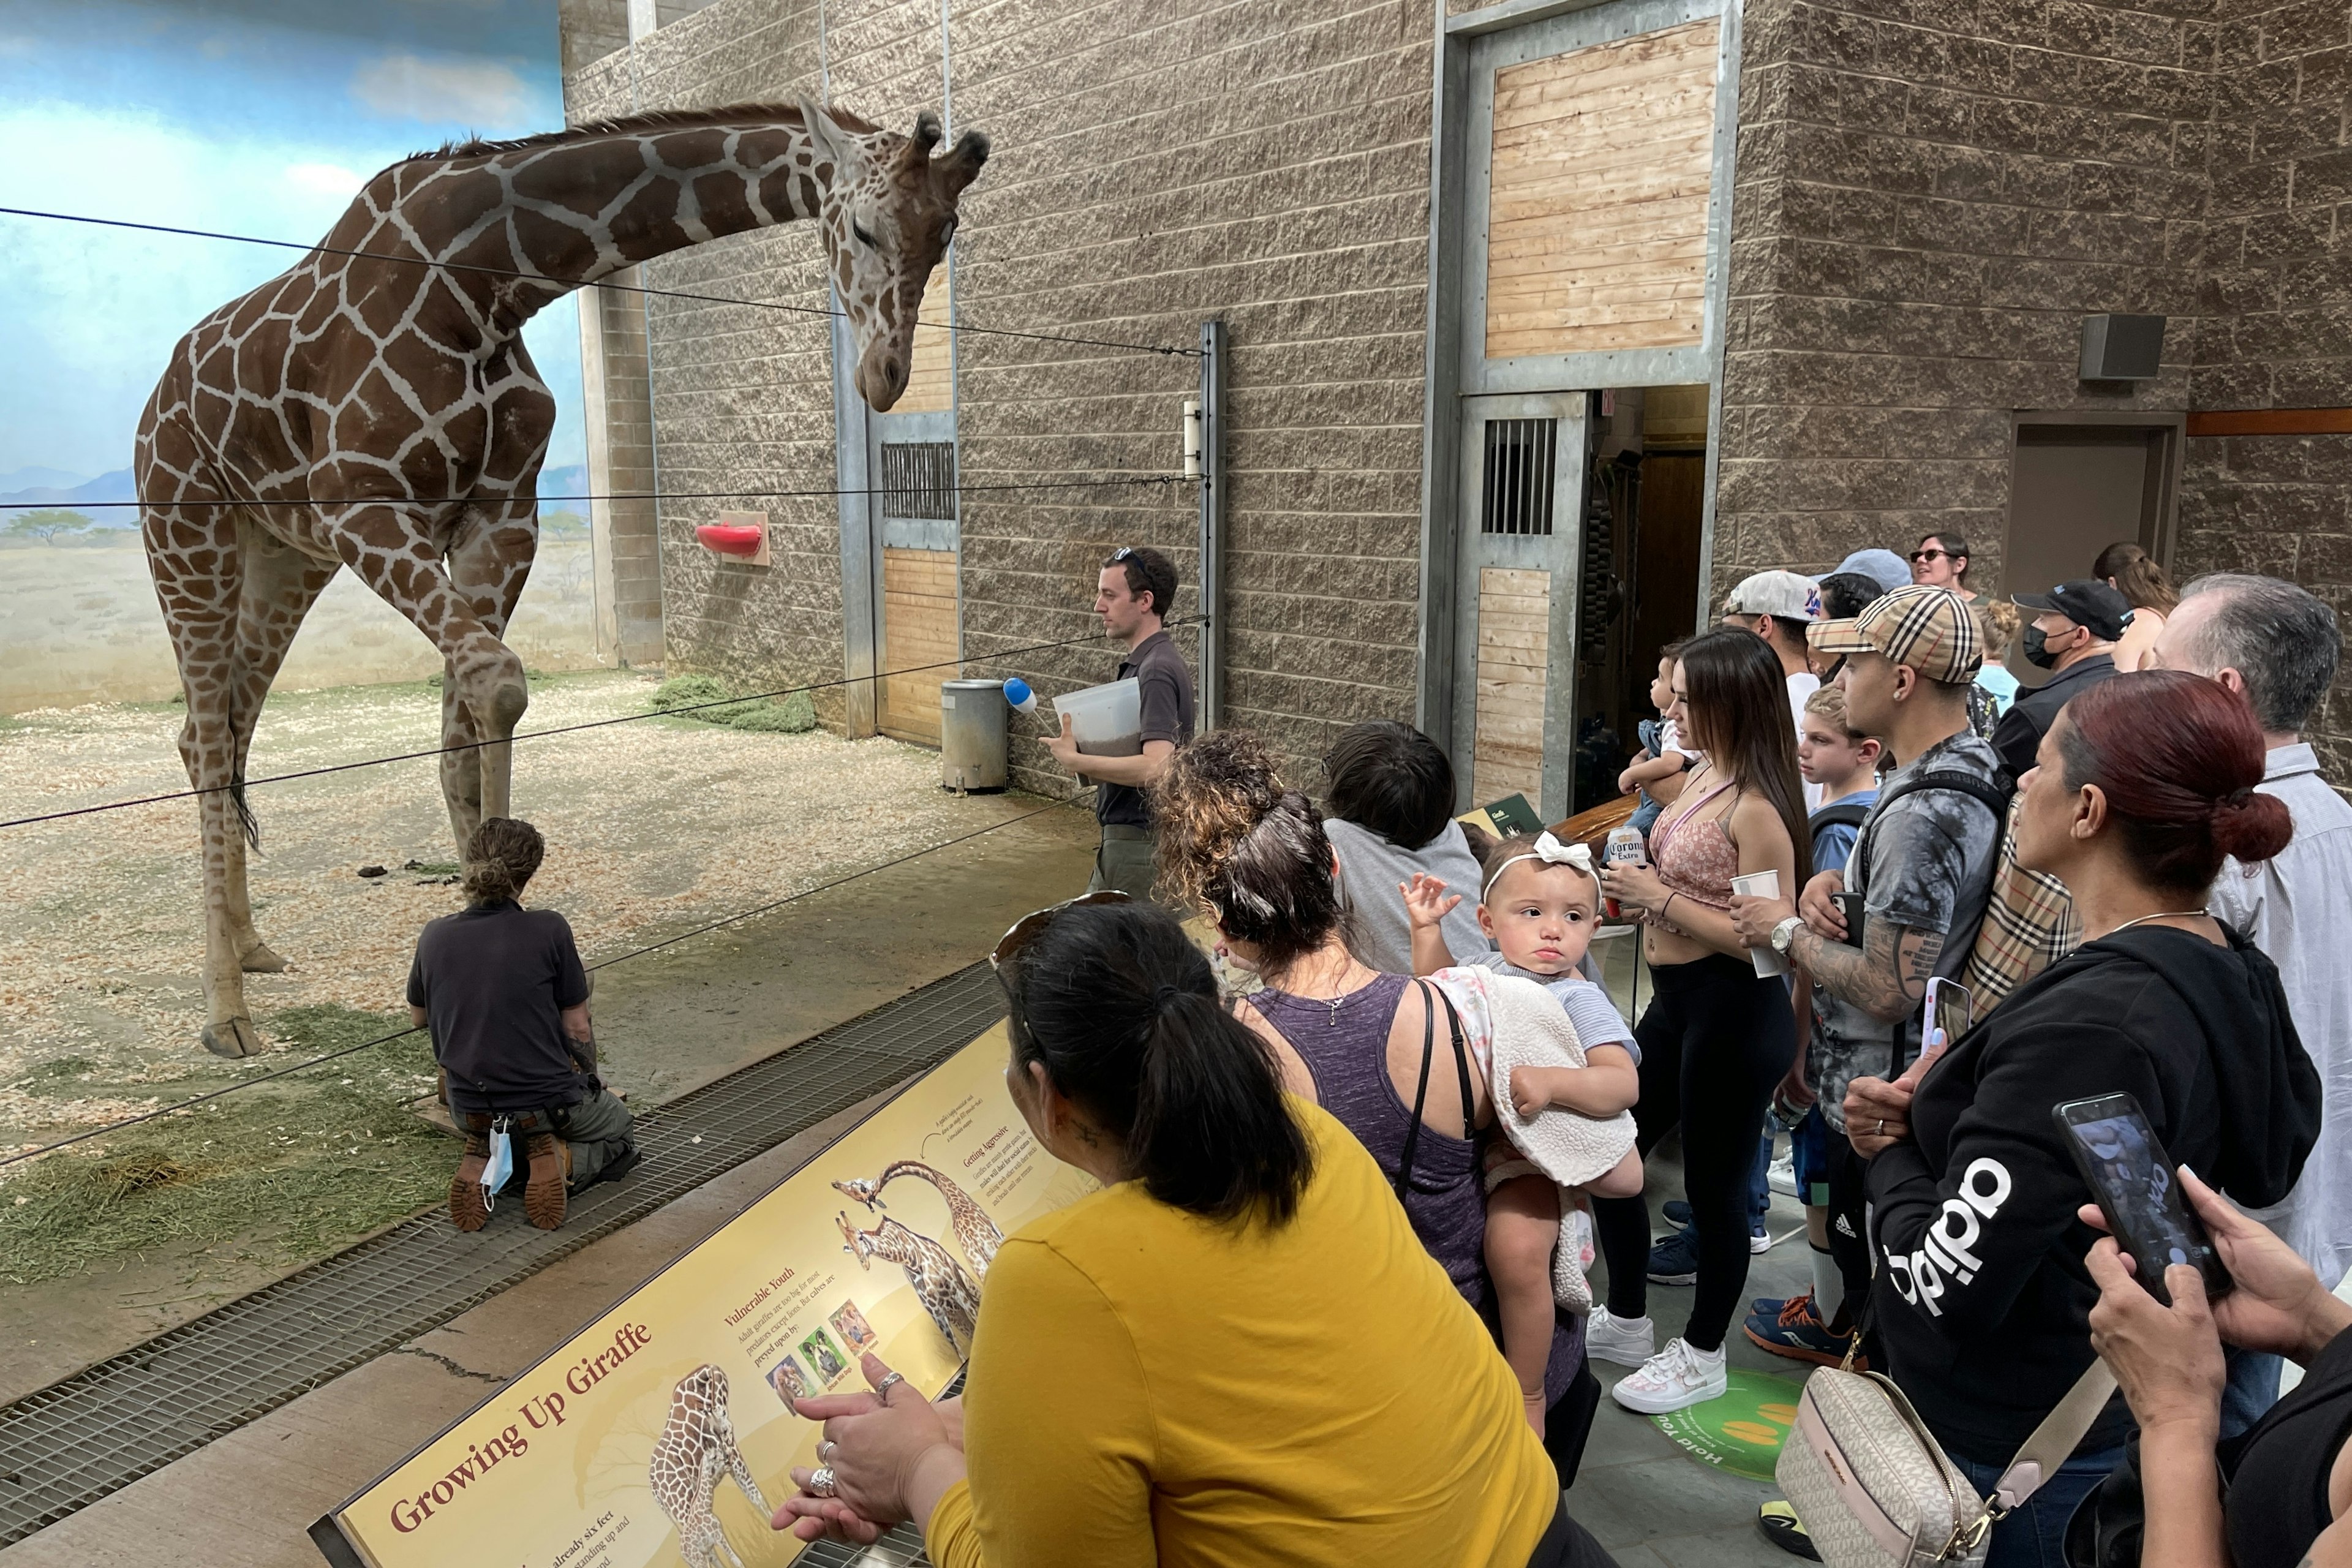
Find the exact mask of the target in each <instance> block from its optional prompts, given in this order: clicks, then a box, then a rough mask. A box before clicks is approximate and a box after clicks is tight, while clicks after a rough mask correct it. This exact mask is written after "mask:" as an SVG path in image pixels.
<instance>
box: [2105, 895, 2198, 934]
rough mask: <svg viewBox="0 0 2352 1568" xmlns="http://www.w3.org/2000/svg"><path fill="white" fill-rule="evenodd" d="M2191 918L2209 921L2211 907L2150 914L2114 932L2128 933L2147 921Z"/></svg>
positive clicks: (2124, 924) (2131, 921)
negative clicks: (2197, 917)
mask: <svg viewBox="0 0 2352 1568" xmlns="http://www.w3.org/2000/svg"><path fill="white" fill-rule="evenodd" d="M2191 916H2201V917H2203V918H2204V919H2207V920H2210V919H2212V917H2213V910H2212V906H2210V904H2209V905H2207V906H2206V907H2205V908H2204V909H2201V910H2156V911H2155V912H2154V913H2152V914H2145V915H2142V916H2140V917H2139V918H2138V919H2137V920H2129V921H2124V923H2123V924H2121V925H2119V926H2117V927H2116V931H2129V930H2131V928H2132V927H2134V926H2136V925H2145V924H2146V923H2147V922H2148V921H2179V920H2188V919H2189V918H2190V917H2191ZM2116 931H2109V932H2108V933H2107V936H2113V935H2115V934H2116ZM2099 940H2100V941H2102V942H2105V940H2106V937H2102V938H2100V939H2099Z"/></svg>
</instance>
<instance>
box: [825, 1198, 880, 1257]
mask: <svg viewBox="0 0 2352 1568" xmlns="http://www.w3.org/2000/svg"><path fill="white" fill-rule="evenodd" d="M833 1222H834V1223H835V1225H837V1226H841V1239H842V1241H843V1242H844V1243H845V1245H844V1246H843V1247H842V1250H843V1251H844V1252H846V1253H848V1254H849V1255H850V1256H851V1257H852V1258H856V1259H857V1267H859V1268H867V1269H870V1268H873V1267H874V1237H872V1235H870V1234H869V1233H867V1232H866V1231H862V1230H860V1229H858V1228H857V1227H856V1226H854V1225H852V1224H850V1223H849V1215H847V1214H845V1213H844V1212H842V1211H841V1210H839V1209H836V1210H835V1211H834V1215H833Z"/></svg>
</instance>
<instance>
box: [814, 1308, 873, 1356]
mask: <svg viewBox="0 0 2352 1568" xmlns="http://www.w3.org/2000/svg"><path fill="white" fill-rule="evenodd" d="M825 1321H827V1322H829V1323H831V1324H832V1325H833V1331H834V1332H835V1333H836V1334H839V1335H840V1336H841V1342H842V1343H843V1344H845V1345H847V1346H848V1347H849V1353H850V1354H851V1355H864V1354H865V1353H866V1352H867V1351H870V1350H872V1349H873V1348H874V1342H875V1338H876V1335H875V1332H874V1327H873V1325H872V1324H870V1323H868V1322H867V1321H866V1314H865V1313H863V1312H861V1311H859V1310H857V1303H856V1302H855V1301H844V1302H843V1303H842V1304H841V1305H840V1307H839V1308H837V1309H836V1310H835V1312H834V1314H833V1316H832V1317H830V1318H827V1319H826V1320H825Z"/></svg>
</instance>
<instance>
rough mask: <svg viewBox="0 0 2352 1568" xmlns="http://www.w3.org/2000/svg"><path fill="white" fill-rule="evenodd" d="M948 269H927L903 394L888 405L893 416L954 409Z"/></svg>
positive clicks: (953, 359) (953, 363) (944, 264)
mask: <svg viewBox="0 0 2352 1568" xmlns="http://www.w3.org/2000/svg"><path fill="white" fill-rule="evenodd" d="M953 309H954V301H953V300H952V299H951V298H950V284H949V274H948V265H947V263H946V262H944V261H942V262H940V264H939V265H938V266H937V267H934V268H931V276H930V280H929V282H927V283H925V284H924V285H923V309H922V313H921V314H920V315H919V316H918V317H917V318H916V321H915V346H914V353H913V361H912V363H909V364H908V366H907V390H906V391H904V392H902V393H900V394H899V395H898V402H897V403H895V404H893V405H891V407H890V412H891V413H893V414H945V413H947V412H948V411H949V410H950V409H951V408H953V407H954V406H955V350H954V348H953V347H952V346H951V345H950V343H949V342H948V326H947V324H948V322H949V321H952V320H953V319H954V317H953V316H952V314H951V313H950V312H951V311H952V310H953Z"/></svg>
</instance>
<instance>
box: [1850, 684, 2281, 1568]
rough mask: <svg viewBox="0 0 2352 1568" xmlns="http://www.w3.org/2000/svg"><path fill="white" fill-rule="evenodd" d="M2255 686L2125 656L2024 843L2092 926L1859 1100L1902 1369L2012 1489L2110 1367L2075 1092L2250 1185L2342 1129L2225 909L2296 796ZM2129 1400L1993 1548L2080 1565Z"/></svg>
mask: <svg viewBox="0 0 2352 1568" xmlns="http://www.w3.org/2000/svg"><path fill="white" fill-rule="evenodd" d="M2262 777H2263V737H2262V731H2261V730H2260V728H2259V727H2258V726H2257V725H2256V723H2255V722H2254V718H2253V715H2252V713H2251V712H2250V711H2248V710H2247V708H2246V705H2245V703H2244V701H2243V700H2242V699H2240V698H2238V697H2236V696H2233V695H2232V694H2231V693H2230V692H2228V691H2226V690H2224V689H2222V688H2221V687H2219V686H2217V685H2215V684H2214V683H2212V682H2211V681H2206V680H2200V679H2196V678H2195V677H2193V676H2189V675H2183V674H2180V673H2179V672H2175V671H2165V670H2151V671H2146V672H2142V673H2139V674H2134V675H2122V676H2117V677H2116V678H2115V679H2112V680H2109V681H2107V682H2105V684H2104V685H2100V686H2095V687H2093V688H2091V689H2087V690H2085V691H2084V693H2083V694H2082V695H2081V696H2079V697H2077V698H2075V699H2074V700H2073V701H2072V702H2069V703H2068V704H2067V705H2066V707H2065V709H2064V710H2063V712H2061V714H2060V715H2059V717H2058V720H2057V722H2055V723H2054V724H2053V725H2052V726H2051V729H2050V732H2049V733H2048V734H2047V735H2046V736H2044V737H2043V738H2042V747H2041V751H2040V752H2039V754H2038V755H2037V757H2036V765H2035V766H2034V768H2033V770H2032V772H2030V773H2027V774H2026V775H2025V778H2024V781H2023V789H2024V795H2025V804H2024V809H2023V811H2022V812H2021V815H2020V817H2019V820H2018V826H2017V858H2018V859H2019V861H2020V862H2021V863H2022V864H2024V865H2026V866H2029V867H2032V868H2033V869H2035V870H2038V871H2047V872H2050V873H2051V874H2053V876H2056V877H2058V878H2060V879H2063V881H2064V882H2065V883H2066V886H2067V887H2068V889H2071V890H2072V891H2073V893H2074V908H2075V910H2076V912H2077V913H2078V914H2079V915H2080V916H2081V917H2082V921H2083V931H2084V943H2083V945H2082V946H2081V947H2080V948H2078V949H2077V950H2076V951H2075V952H2074V954H2073V955H2072V956H2070V957H2068V958H2065V959H2063V960H2062V961H2060V962H2059V963H2055V964H2053V965H2052V966H2051V967H2050V968H2048V969H2047V970H2044V971H2043V972H2042V973H2041V974H2039V975H2037V976H2035V977H2034V978H2033V979H2032V981H2030V982H2028V983H2027V984H2024V985H2023V986H2021V987H2020V988H2019V989H2018V990H2017V991H2016V992H2015V993H2014V994H2011V996H2010V998H2009V999H2008V1001H2007V1002H2005V1003H2003V1004H2002V1005H2001V1006H2000V1007H1999V1008H1998V1009H1996V1010H1995V1011H1994V1012H1993V1013H1992V1014H1991V1015H1990V1016H1989V1017H1987V1018H1986V1019H1985V1021H1984V1022H1982V1023H1980V1024H1979V1025H1978V1026H1976V1027H1975V1028H1973V1029H1971V1030H1970V1031H1969V1033H1968V1034H1966V1035H1964V1036H1962V1037H1960V1039H1959V1040H1958V1042H1957V1043H1955V1044H1953V1045H1952V1046H1951V1047H1949V1049H1948V1050H1946V1051H1945V1052H1943V1053H1942V1054H1941V1055H1940V1056H1938V1057H1937V1058H1933V1060H1932V1061H1931V1062H1927V1063H1926V1064H1925V1065H1923V1066H1922V1067H1921V1068H1915V1069H1914V1070H1913V1071H1912V1072H1910V1073H1906V1075H1905V1078H1906V1079H1911V1080H1914V1081H1913V1082H1912V1083H1896V1084H1888V1083H1885V1082H1883V1081H1881V1080H1879V1079H1860V1080H1858V1081H1857V1082H1856V1083H1855V1084H1854V1086H1853V1089H1852V1090H1851V1091H1850V1092H1849V1094H1848V1095H1847V1098H1846V1103H1845V1112H1846V1126H1847V1129H1848V1131H1849V1133H1850V1135H1851V1136H1852V1137H1853V1143H1854V1147H1855V1148H1856V1149H1857V1150H1858V1151H1860V1152H1862V1153H1863V1154H1864V1155H1865V1156H1868V1157H1870V1161H1871V1163H1870V1177H1869V1189H1870V1198H1871V1202H1872V1205H1873V1210H1874V1215H1875V1219H1874V1225H1873V1235H1872V1238H1871V1239H1872V1241H1873V1243H1874V1246H1875V1247H1877V1249H1878V1258H1879V1271H1878V1284H1877V1288H1876V1298H1875V1300H1874V1303H1873V1306H1874V1315H1875V1317H1876V1320H1877V1322H1876V1331H1877V1334H1878V1337H1879V1340H1880V1342H1881V1347H1882V1349H1883V1352H1884V1353H1885V1357H1886V1361H1887V1365H1886V1366H1885V1368H1884V1370H1885V1371H1887V1372H1888V1373H1891V1374H1892V1375H1893V1376H1894V1379H1895V1383H1896V1384H1898V1385H1899V1386H1900V1387H1901V1388H1902V1389H1903V1391H1904V1393H1905V1394H1907V1395H1909V1396H1910V1399H1911V1402H1912V1403H1913V1405H1916V1406H1917V1408H1918V1411H1919V1414H1920V1415H1922V1416H1923V1417H1925V1418H1926V1420H1927V1426H1928V1427H1929V1429H1930V1430H1932V1431H1933V1432H1934V1433H1935V1435H1936V1436H1937V1440H1938V1441H1939V1442H1941V1443H1942V1444H1943V1445H1944V1447H1945V1449H1946V1451H1947V1452H1948V1453H1949V1454H1950V1455H1951V1456H1952V1458H1954V1459H1955V1460H1957V1461H1958V1462H1959V1464H1960V1467H1961V1468H1963V1469H1964V1470H1966V1471H1967V1472H1968V1473H1969V1476H1970V1478H1971V1479H1973V1480H1974V1481H1975V1483H1976V1485H1977V1488H1978V1489H1979V1491H1983V1492H1986V1493H1987V1494H1988V1495H1989V1494H1990V1490H1991V1489H1992V1485H1993V1483H1994V1482H1995V1481H1996V1480H1998V1479H2000V1474H2001V1472H2002V1470H2003V1469H2004V1468H2007V1466H2008V1464H2009V1461H2010V1458H2011V1455H2012V1454H2013V1453H2014V1452H2015V1451H2016V1449H2017V1448H2018V1447H2019V1446H2020V1445H2021V1444H2022V1443H2023V1442H2024V1440H2025V1438H2026V1436H2027V1435H2028V1434H2029V1433H2031V1432H2032V1430H2033V1428H2034V1426H2036V1425H2038V1424H2039V1423H2040V1422H2041V1420H2042V1417H2043V1416H2044V1415H2048V1414H2049V1413H2050V1411H2051V1409H2052V1408H2053V1406H2054V1405H2056V1404H2057V1402H2058V1400H2059V1398H2060V1396H2061V1395H2063V1394H2064V1393H2065V1392H2066V1390H2067V1389H2068V1388H2069V1387H2071V1386H2072V1385H2073V1384H2074V1381H2075V1379H2076V1378H2077V1377H2079V1376H2080V1375H2081V1374H2082V1373H2083V1371H2084V1369H2085V1368H2086V1367H2088V1366H2089V1365H2090V1364H2091V1361H2092V1350H2091V1332H2090V1310H2091V1308H2092V1306H2093V1305H2094V1304H2095V1302H2096V1301H2097V1300H2098V1299H2099V1288H2098V1286H2097V1285H2096V1284H2095V1282H2094V1281H2093V1279H2092V1278H2091V1275H2090V1272H2089V1270H2088V1268H2086V1267H2085V1265H2084V1254H2085V1253H2086V1252H2087V1251H2088V1250H2089V1249H2090V1247H2091V1244H2092V1242H2093V1241H2094V1240H2095V1239H2096V1235H2097V1233H2096V1232H2095V1231H2093V1230H2092V1229H2091V1228H2090V1227H2089V1226H2085V1225H2084V1223H2083V1221H2082V1219H2081V1218H2080V1217H2079V1213H2078V1211H2079V1210H2080V1209H2081V1208H2082V1207H2083V1205H2085V1204H2087V1203H2090V1202H2091V1201H2093V1200H2092V1194H2091V1193H2090V1190H2089V1189H2088V1188H2087V1187H2086V1186H2085V1185H2084V1182H2083V1179H2082V1177H2081V1176H2080V1175H2078V1174H2077V1173H2076V1170H2075V1166H2074V1161H2073V1159H2072V1158H2071V1156H2070V1155H2069V1154H2068V1153H2067V1152H2066V1149H2065V1146H2064V1144H2063V1142H2061V1134H2060V1132H2059V1131H2058V1129H2057V1125H2056V1123H2055V1121H2053V1118H2052V1116H2051V1110H2052V1108H2053V1107H2055V1106H2058V1105H2062V1104H2064V1103H2065V1102H2067V1101H2069V1100H2089V1099H2095V1098H2096V1097H2098V1096H2101V1095H2108V1094H2114V1093H2116V1092H2117V1091H2122V1092H2126V1093H2128V1094H2130V1095H2132V1096H2133V1097H2135V1098H2136V1099H2137V1100H2138V1101H2139V1103H2140V1106H2141V1108H2142V1109H2143V1110H2146V1111H2147V1117H2148V1120H2149V1121H2150V1122H2151V1123H2152V1124H2153V1126H2154V1128H2155V1131H2156V1135H2157V1137H2158V1139H2159V1140H2160V1141H2161V1142H2163V1144H2164V1146H2165V1148H2166V1150H2167V1151H2168V1152H2169V1153H2170V1154H2171V1156H2172V1158H2173V1159H2174V1160H2175V1161H2177V1162H2179V1163H2183V1164H2186V1165H2188V1166H2189V1167H2190V1168H2191V1169H2193V1170H2195V1171H2196V1172H2197V1173H2199V1174H2200V1175H2202V1176H2203V1177H2204V1178H2205V1179H2206V1180H2207V1181H2210V1182H2211V1183H2212V1184H2214V1185H2215V1186H2217V1187H2220V1188H2222V1189H2224V1190H2226V1191H2227V1192H2228V1193H2229V1194H2231V1196H2232V1197H2234V1198H2236V1199H2237V1200H2238V1201H2239V1202H2241V1203H2248V1204H2271V1203H2275V1202H2277V1201H2278V1200H2279V1199H2280V1198H2282V1197H2284V1196H2285V1195H2286V1193H2287V1189H2288V1188H2290V1187H2292V1186H2293V1185H2294V1180H2295V1177H2296V1175H2297V1174H2298V1173H2300V1172H2301V1171H2302V1169H2303V1162H2304V1158H2305V1155H2307V1154H2308V1153H2309V1152H2310V1151H2311V1145H2312V1142H2313V1141H2314V1140H2315V1138H2316V1137H2317V1135H2318V1131H2319V1104H2320V1100H2319V1079H2318V1075H2317V1074H2316V1072H2315V1071H2314V1069H2313V1068H2312V1065H2311V1059H2310V1058H2308V1057H2307V1056H2305V1054H2304V1049H2303V1045H2302V1043H2301V1041H2300V1040H2298V1039H2297V1038H2296V1037H2295V1032H2294V1021H2293V1020H2292V1019H2291V1018H2290V1017H2289V1016H2288V1015H2287V1001H2286V995H2285V994H2284V992H2283V991H2282V990H2281V989H2280V987H2279V979H2278V972H2277V971H2276V970H2275V969H2273V967H2272V966H2271V962H2270V960H2268V959H2266V958H2264V957H2263V955H2262V954H2261V952H2257V951H2256V950H2255V949H2254V948H2253V947H2252V945H2251V944H2250V943H2248V942H2246V940H2245V939H2244V938H2243V937H2242V936H2240V935H2239V934H2238V933H2237V932H2236V931H2231V929H2230V928H2229V927H2227V926H2225V925H2223V924H2221V922H2220V921H2215V920H2214V919H2213V918H2212V917H2211V916H2210V915H2209V914H2207V913H2206V912H2205V900H2206V894H2207V891H2208V889H2210V888H2211V886H2212V883H2213V878H2214V875H2215V873H2216V872H2217V871H2219V870H2220V868H2221V859H2222V857H2224V856H2228V855H2234V856H2236V857H2237V858H2239V859H2240V860H2241V861H2245V862H2249V863H2251V862H2253V861H2258V860H2266V859H2268V858H2270V857H2272V856H2273V855H2275V854H2277V853H2278V851H2279V850H2280V849H2281V848H2282V847H2284V845H2285V843H2286V840H2287V835H2288V832H2289V829H2290V823H2289V820H2288V816H2287V812H2286V808H2285V807H2284V806H2283V805H2280V804H2279V803H2278V802H2277V801H2276V800H2274V799H2273V798H2272V797H2270V796H2269V795H2262V794H2259V793H2257V792H2256V791H2255V789H2254V786H2255V785H2256V784H2260V783H2261V782H2262ZM2130 1426H2131V1418H2130V1415H2129V1413H2128V1412H2127V1411H2126V1408H2125V1405H2124V1403H2123V1401H2122V1400H2120V1399H2117V1400H2116V1401H2114V1402H2113V1403H2112V1404H2111V1405H2110V1406H2109V1408H2108V1409H2107V1410H2106V1412H2105V1414H2104V1415H2102V1416H2101V1417H2100V1418H2099V1420H2098V1421H2097V1422H2096V1423H2095V1424H2094V1425H2093V1426H2092V1427H2091V1430H2090V1432H2089V1434H2088V1435H2087V1436H2085V1437H2084V1439H2083V1441H2082V1442H2081V1444H2080V1445H2079V1446H2078V1447H2076V1449H2075V1457H2074V1458H2073V1459H2072V1460H2070V1461H2069V1462H2068V1463H2067V1464H2066V1465H2065V1466H2064V1467H2063V1468H2061V1469H2060V1470H2059V1471H2058V1472H2057V1473H2056V1475H2054V1476H2053V1477H2051V1478H2049V1479H2048V1480H2047V1481H2046V1482H2045V1484H2044V1485H2043V1486H2042V1489H2041V1490H2039V1491H2037V1492H2035V1493H2034V1494H2033V1496H2032V1500H2031V1501H2030V1502H2028V1503H2027V1504H2026V1505H2025V1506H2024V1507H2022V1508H2021V1509H2019V1510H2016V1511H2015V1512H2013V1513H2011V1514H2010V1515H2009V1516H2008V1518H2007V1519H2005V1520H2004V1521H2002V1522H2001V1523H2000V1524H1999V1525H1997V1526H1996V1527H1995V1528H1994V1531H1993V1540H1992V1554H1991V1557H1990V1563H1991V1564H1992V1568H2002V1565H2004V1564H2014V1563H2056V1562H2060V1561H2062V1560H2063V1557H2062V1554H2061V1551H2060V1544H2059V1543H2060V1537H2061V1535H2062V1533H2063V1531H2064V1529H2065V1524H2066V1520H2067V1518H2068V1516H2069V1515H2070V1514H2071V1513H2072V1512H2073V1511H2074V1505H2075V1504H2076V1503H2077V1502H2078V1501H2079V1500H2081V1499H2082V1497H2083V1495H2084V1493H2085V1492H2086V1491H2088V1490H2089V1489H2090V1488H2091V1487H2092V1486H2093V1485H2094V1484H2095V1483H2096V1481H2097V1480H2098V1479H2099V1478H2100V1477H2101V1476H2103V1475H2105V1473H2106V1472H2107V1471H2109V1470H2110V1469H2112V1468H2115V1465H2116V1461H2117V1459H2119V1458H2121V1455H2122V1448H2123V1442H2124V1438H2125V1436H2126V1433H2127V1432H2128V1431H2129V1430H2130Z"/></svg>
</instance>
